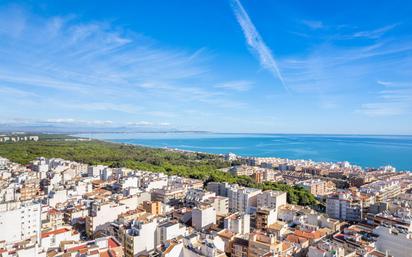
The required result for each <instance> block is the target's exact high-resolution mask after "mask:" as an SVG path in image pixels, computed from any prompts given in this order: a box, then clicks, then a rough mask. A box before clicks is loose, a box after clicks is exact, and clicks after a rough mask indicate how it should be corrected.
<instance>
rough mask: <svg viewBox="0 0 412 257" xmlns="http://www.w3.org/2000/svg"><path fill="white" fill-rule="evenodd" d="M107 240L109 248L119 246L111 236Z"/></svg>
mask: <svg viewBox="0 0 412 257" xmlns="http://www.w3.org/2000/svg"><path fill="white" fill-rule="evenodd" d="M107 241H108V243H109V248H115V247H119V246H120V244H119V243H118V242H117V241H116V240H114V239H113V238H112V237H110V238H109V239H108V240H107Z"/></svg>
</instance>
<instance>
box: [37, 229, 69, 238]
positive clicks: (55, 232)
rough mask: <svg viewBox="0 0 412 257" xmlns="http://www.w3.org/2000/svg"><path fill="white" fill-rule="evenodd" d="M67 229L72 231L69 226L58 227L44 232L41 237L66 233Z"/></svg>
mask: <svg viewBox="0 0 412 257" xmlns="http://www.w3.org/2000/svg"><path fill="white" fill-rule="evenodd" d="M67 231H70V229H68V228H59V229H56V230H52V231H48V232H44V233H42V234H41V238H46V237H49V236H51V235H57V234H62V233H65V232H67Z"/></svg>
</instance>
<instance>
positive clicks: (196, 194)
mask: <svg viewBox="0 0 412 257" xmlns="http://www.w3.org/2000/svg"><path fill="white" fill-rule="evenodd" d="M214 196H216V193H214V192H209V191H205V190H203V189H198V188H189V189H188V190H187V193H186V196H185V202H186V203H189V204H197V203H200V202H203V201H205V200H207V199H209V198H212V197H214Z"/></svg>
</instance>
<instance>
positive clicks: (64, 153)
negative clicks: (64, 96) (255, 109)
mask: <svg viewBox="0 0 412 257" xmlns="http://www.w3.org/2000/svg"><path fill="white" fill-rule="evenodd" d="M0 156H2V157H5V158H8V159H10V160H11V161H13V162H17V163H20V164H27V163H29V162H30V161H31V160H33V159H35V158H36V157H40V156H43V157H47V158H52V157H57V158H63V159H67V160H73V161H77V162H83V163H88V164H92V165H95V164H104V165H108V166H111V167H127V168H131V169H141V170H147V171H152V172H163V173H166V174H168V175H178V176H183V177H190V178H196V179H201V180H204V181H205V182H208V181H218V182H229V183H237V184H240V185H243V186H248V187H255V188H261V189H272V190H280V191H285V192H287V193H288V201H289V202H290V203H294V204H300V205H312V204H315V203H316V199H315V197H314V196H313V195H312V194H310V193H309V192H308V191H306V190H304V189H302V188H300V187H296V186H289V185H286V184H283V183H277V182H266V183H261V184H256V183H254V182H253V180H252V179H251V178H250V177H247V176H232V175H230V174H229V173H226V172H223V171H220V170H219V169H221V168H225V167H229V166H230V165H234V164H236V163H231V162H227V161H225V160H224V159H223V157H221V156H219V155H213V154H205V153H188V152H176V151H170V150H166V149H155V148H147V147H140V146H132V145H125V144H115V143H108V142H103V141H97V140H92V141H64V140H56V138H54V139H50V138H49V139H48V140H40V141H38V142H17V143H0Z"/></svg>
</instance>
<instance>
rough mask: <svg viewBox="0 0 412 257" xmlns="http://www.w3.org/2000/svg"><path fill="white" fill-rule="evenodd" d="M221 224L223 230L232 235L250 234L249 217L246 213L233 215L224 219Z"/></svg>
mask: <svg viewBox="0 0 412 257" xmlns="http://www.w3.org/2000/svg"><path fill="white" fill-rule="evenodd" d="M223 224H224V228H225V229H227V230H228V231H230V232H232V233H234V234H248V233H250V215H249V214H247V213H239V212H236V213H233V214H231V215H229V216H227V217H226V218H225V219H224V221H223Z"/></svg>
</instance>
